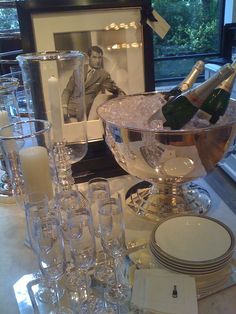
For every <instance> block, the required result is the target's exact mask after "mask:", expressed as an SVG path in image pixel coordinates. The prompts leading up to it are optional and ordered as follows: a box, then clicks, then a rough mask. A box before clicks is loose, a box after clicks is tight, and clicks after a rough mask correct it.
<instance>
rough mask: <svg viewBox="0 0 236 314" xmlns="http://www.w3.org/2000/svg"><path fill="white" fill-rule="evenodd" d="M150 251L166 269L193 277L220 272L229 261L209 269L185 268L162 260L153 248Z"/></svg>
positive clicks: (164, 259)
mask: <svg viewBox="0 0 236 314" xmlns="http://www.w3.org/2000/svg"><path fill="white" fill-rule="evenodd" d="M150 250H151V252H152V254H153V255H154V256H155V258H156V260H157V261H158V262H159V263H160V264H162V265H163V266H165V267H166V268H169V269H171V270H174V271H176V272H181V273H185V274H195V275H205V274H210V273H213V272H217V271H219V270H221V269H222V268H224V267H225V266H226V265H227V264H229V263H230V259H228V260H227V261H224V262H223V263H221V264H218V265H216V266H209V267H203V268H196V267H193V266H192V267H187V266H183V265H179V264H177V263H176V264H175V263H173V262H171V261H169V260H168V259H166V258H163V256H160V255H158V254H157V252H156V251H155V248H154V247H150Z"/></svg>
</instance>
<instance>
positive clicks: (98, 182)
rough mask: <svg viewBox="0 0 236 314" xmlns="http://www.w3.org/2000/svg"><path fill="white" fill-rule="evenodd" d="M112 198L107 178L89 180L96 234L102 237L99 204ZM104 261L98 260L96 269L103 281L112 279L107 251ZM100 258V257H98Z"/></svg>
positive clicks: (89, 193)
mask: <svg viewBox="0 0 236 314" xmlns="http://www.w3.org/2000/svg"><path fill="white" fill-rule="evenodd" d="M107 198H110V186H109V182H108V180H107V179H105V178H102V177H97V178H94V179H91V180H90V181H89V182H88V200H89V204H90V209H91V212H92V216H93V224H94V231H95V236H96V237H97V238H100V233H101V232H100V224H99V214H98V204H99V201H100V200H103V199H107ZM103 253H104V254H103V255H104V262H103V263H100V262H97V264H96V266H95V271H94V277H95V278H96V279H98V280H99V281H101V282H103V283H107V282H108V281H109V280H111V279H112V275H113V268H112V267H111V266H110V265H109V261H108V256H107V254H106V253H105V252H103ZM97 260H98V258H97Z"/></svg>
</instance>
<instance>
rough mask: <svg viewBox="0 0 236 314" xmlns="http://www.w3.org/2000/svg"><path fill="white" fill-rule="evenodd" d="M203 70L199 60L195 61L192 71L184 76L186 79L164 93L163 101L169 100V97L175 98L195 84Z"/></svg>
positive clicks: (202, 63) (202, 64) (201, 62)
mask: <svg viewBox="0 0 236 314" xmlns="http://www.w3.org/2000/svg"><path fill="white" fill-rule="evenodd" d="M203 69H204V62H203V61H201V60H199V61H197V62H196V63H195V64H194V66H193V67H192V70H191V71H190V72H189V74H188V75H187V76H186V78H185V79H184V80H183V81H182V82H181V83H180V84H178V85H177V86H176V87H174V88H172V89H171V90H170V91H168V92H166V93H165V95H164V99H165V100H169V99H170V97H174V98H175V97H177V96H178V95H180V94H182V93H183V92H186V91H187V90H188V89H190V88H191V87H192V86H193V84H194V83H195V82H196V80H197V78H198V76H199V75H200V74H201V73H202V71H203ZM172 99H173V98H172Z"/></svg>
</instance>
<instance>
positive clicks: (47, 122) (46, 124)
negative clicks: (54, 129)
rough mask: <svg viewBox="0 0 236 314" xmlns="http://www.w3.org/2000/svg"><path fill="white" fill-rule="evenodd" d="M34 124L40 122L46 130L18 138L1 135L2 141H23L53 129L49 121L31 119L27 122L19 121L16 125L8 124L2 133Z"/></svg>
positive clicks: (1, 129) (18, 136)
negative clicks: (17, 126)
mask: <svg viewBox="0 0 236 314" xmlns="http://www.w3.org/2000/svg"><path fill="white" fill-rule="evenodd" d="M34 122H39V123H42V124H44V125H45V127H44V129H42V130H39V131H35V132H33V133H29V134H26V135H17V136H2V135H0V141H8V140H22V139H24V138H30V137H35V136H37V135H40V134H42V133H44V132H45V131H49V130H50V129H51V126H52V124H51V123H50V122H49V121H47V120H40V119H30V120H26V121H17V122H15V123H11V124H8V125H6V126H4V127H2V128H0V133H1V131H4V130H6V129H8V128H12V127H13V126H15V125H22V124H30V123H34Z"/></svg>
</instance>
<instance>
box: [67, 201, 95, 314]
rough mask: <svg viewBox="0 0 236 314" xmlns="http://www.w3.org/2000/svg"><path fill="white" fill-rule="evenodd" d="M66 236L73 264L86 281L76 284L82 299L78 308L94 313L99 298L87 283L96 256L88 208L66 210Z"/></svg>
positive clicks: (82, 311)
mask: <svg viewBox="0 0 236 314" xmlns="http://www.w3.org/2000/svg"><path fill="white" fill-rule="evenodd" d="M68 237H69V246H70V250H71V256H72V259H73V261H74V265H75V267H77V268H78V269H80V271H81V272H80V275H81V276H82V277H83V281H84V282H85V283H86V285H85V286H84V285H83V286H82V287H81V286H78V289H79V291H80V298H81V300H82V302H81V303H80V305H79V309H80V311H81V313H94V309H95V307H97V306H98V301H99V300H98V298H96V297H94V295H93V294H92V293H91V289H90V288H89V284H88V278H89V276H88V270H89V269H90V268H91V267H92V266H93V265H94V263H95V256H96V248H95V237H94V228H93V220H92V215H91V212H90V210H89V208H86V207H84V208H79V209H75V210H70V211H68Z"/></svg>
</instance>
